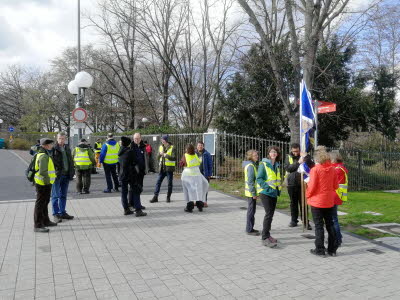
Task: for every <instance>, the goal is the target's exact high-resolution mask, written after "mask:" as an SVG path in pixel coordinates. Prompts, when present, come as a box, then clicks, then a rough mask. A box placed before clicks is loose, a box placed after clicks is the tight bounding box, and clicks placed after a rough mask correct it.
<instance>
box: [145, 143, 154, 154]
mask: <svg viewBox="0 0 400 300" xmlns="http://www.w3.org/2000/svg"><path fill="white" fill-rule="evenodd" d="M146 152H147V153H148V154H149V155H151V153H152V152H153V148H152V147H151V145H150V144H147V145H146Z"/></svg>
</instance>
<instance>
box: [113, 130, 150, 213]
mask: <svg viewBox="0 0 400 300" xmlns="http://www.w3.org/2000/svg"><path fill="white" fill-rule="evenodd" d="M131 142H132V141H131V139H130V138H128V137H124V136H123V137H121V148H120V150H119V153H118V160H119V164H120V169H119V180H120V183H121V204H122V207H123V209H124V215H125V216H127V215H132V214H133V213H134V212H133V211H132V210H131V209H130V207H135V206H139V207H140V206H141V203H140V197H139V198H135V196H134V195H135V194H137V192H136V191H133V190H135V189H137V186H138V172H137V160H136V156H135V152H134V150H133V149H131V148H130V145H131ZM128 188H129V190H128ZM128 196H129V198H128ZM137 201H139V202H137ZM135 202H136V203H135ZM142 216H146V213H144V212H142V210H141V209H138V210H136V217H142Z"/></svg>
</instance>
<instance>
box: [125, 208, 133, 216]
mask: <svg viewBox="0 0 400 300" xmlns="http://www.w3.org/2000/svg"><path fill="white" fill-rule="evenodd" d="M132 214H133V211H131V210H130V209H129V207H128V208H126V209H124V215H125V216H127V215H132Z"/></svg>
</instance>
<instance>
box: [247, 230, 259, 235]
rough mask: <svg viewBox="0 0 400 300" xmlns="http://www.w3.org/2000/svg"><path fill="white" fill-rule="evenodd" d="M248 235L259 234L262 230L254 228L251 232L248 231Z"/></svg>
mask: <svg viewBox="0 0 400 300" xmlns="http://www.w3.org/2000/svg"><path fill="white" fill-rule="evenodd" d="M247 234H248V235H253V236H259V235H260V232H259V231H258V230H254V229H253V230H252V231H250V232H247Z"/></svg>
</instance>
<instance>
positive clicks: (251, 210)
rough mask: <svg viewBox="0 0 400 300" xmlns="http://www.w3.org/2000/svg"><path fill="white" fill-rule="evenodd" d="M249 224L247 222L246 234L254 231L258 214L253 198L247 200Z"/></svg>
mask: <svg viewBox="0 0 400 300" xmlns="http://www.w3.org/2000/svg"><path fill="white" fill-rule="evenodd" d="M247 203H248V206H247V222H246V232H251V231H252V230H253V229H254V220H255V219H254V215H255V214H256V207H257V205H256V200H255V199H253V198H250V197H248V198H247Z"/></svg>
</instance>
